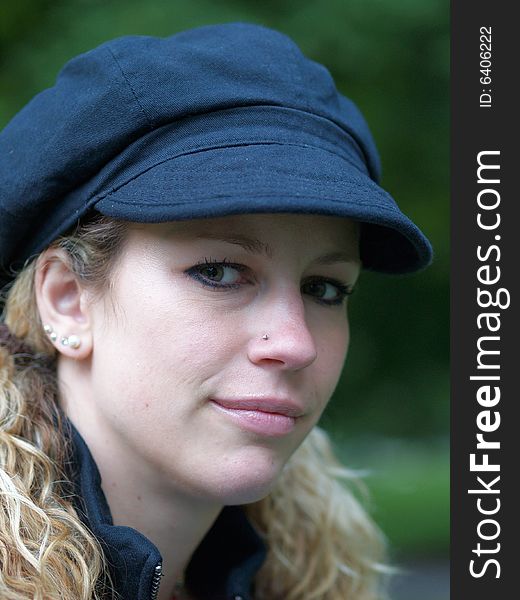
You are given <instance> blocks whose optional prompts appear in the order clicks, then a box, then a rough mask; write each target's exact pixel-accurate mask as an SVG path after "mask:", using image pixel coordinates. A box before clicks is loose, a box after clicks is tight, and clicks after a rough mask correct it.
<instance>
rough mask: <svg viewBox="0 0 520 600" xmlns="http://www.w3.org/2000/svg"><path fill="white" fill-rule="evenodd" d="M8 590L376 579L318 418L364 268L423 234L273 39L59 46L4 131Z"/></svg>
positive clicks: (361, 519)
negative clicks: (56, 70) (48, 70)
mask: <svg viewBox="0 0 520 600" xmlns="http://www.w3.org/2000/svg"><path fill="white" fill-rule="evenodd" d="M0 150H1V152H0V155H1V156H2V158H1V164H0V178H1V180H2V189H3V192H2V198H1V200H0V202H1V204H0V216H1V218H2V220H1V225H0V240H1V241H0V261H1V266H2V269H3V274H2V276H3V280H2V283H3V284H4V286H5V287H4V294H5V297H6V300H5V310H4V318H3V323H2V325H1V328H0V331H1V337H0V340H1V343H0V378H1V379H0V382H1V384H0V386H1V388H0V389H1V390H2V392H1V393H2V396H1V397H0V398H1V399H0V407H1V414H2V425H1V429H0V440H1V444H0V448H1V454H0V457H1V459H0V460H1V462H0V466H1V470H0V474H1V482H0V485H1V488H2V493H1V494H0V498H1V502H2V508H3V510H2V512H1V515H2V516H1V519H2V521H1V523H0V535H1V537H0V551H1V554H0V561H1V565H2V569H1V579H0V592H1V594H0V595H1V597H2V598H12V599H21V598H42V599H43V598H45V599H50V598H52V599H54V598H56V599H57V598H60V599H62V598H67V599H69V598H70V599H73V598H74V599H77V598H84V599H90V598H109V597H119V598H123V599H125V600H135V599H137V600H148V599H150V598H159V599H160V600H170V599H171V598H172V597H173V598H191V599H197V600H199V599H208V600H209V599H211V600H218V599H224V598H225V599H228V598H230V599H231V598H234V599H235V600H238V599H240V598H242V599H246V598H255V599H269V600H274V599H280V600H281V599H284V600H286V599H291V600H296V599H306V600H310V599H311V598H322V599H335V600H339V599H345V598H349V599H350V598H352V599H355V600H361V599H369V598H370V599H375V598H379V597H381V592H380V584H379V579H380V578H379V574H380V572H381V571H382V567H381V562H380V561H381V560H382V551H381V542H380V537H379V534H378V532H377V530H376V529H375V527H374V525H373V524H372V523H371V522H370V520H369V518H368V517H367V515H366V514H365V513H364V512H363V510H362V508H361V507H360V505H359V504H358V502H357V501H356V500H355V498H354V496H353V494H352V493H351V492H349V491H348V490H347V489H346V488H345V487H343V485H342V484H340V483H339V482H338V481H337V477H338V476H341V475H349V474H348V472H347V471H345V470H344V469H341V468H340V467H339V465H338V464H337V463H336V462H335V459H334V458H333V456H332V454H331V451H330V447H329V442H328V440H327V437H326V436H325V434H324V433H323V432H322V431H320V430H319V428H317V427H316V423H317V421H318V419H319V417H320V415H321V413H322V412H323V410H324V408H325V406H326V404H327V402H328V400H329V399H330V397H331V395H332V392H333V390H334V388H335V386H336V383H337V381H338V378H339V375H340V371H341V368H342V366H343V362H344V359H345V355H346V352H347V348H348V343H349V329H348V321H347V315H346V310H345V305H346V298H347V296H348V295H349V294H350V293H351V292H352V290H353V288H354V285H355V282H356V279H357V277H358V275H359V271H360V269H361V266H363V267H364V268H368V269H373V270H378V271H383V272H388V273H402V272H407V271H415V270H418V269H420V268H423V267H424V266H426V265H427V264H428V262H429V261H430V259H431V248H430V246H429V243H428V241H427V240H426V239H425V238H424V236H423V235H422V233H421V232H420V231H419V230H418V229H417V227H416V226H415V225H414V224H413V223H411V221H409V220H408V219H407V217H405V216H404V215H403V214H402V213H401V212H400V210H399V209H398V207H397V206H396V205H395V203H394V201H393V200H392V199H391V198H390V196H389V195H388V194H387V193H386V192H384V191H383V190H382V189H381V188H380V187H379V186H378V185H377V183H376V181H377V178H378V174H379V162H378V157H377V152H376V149H375V146H374V143H373V140H372V138H371V135H370V133H369V130H368V127H367V125H366V123H365V121H364V120H363V117H362V116H361V114H360V113H359V111H358V109H357V108H356V107H355V105H354V104H353V103H352V102H351V101H350V100H348V99H347V98H345V97H344V96H341V95H340V94H339V93H338V92H337V90H336V89H335V87H334V83H333V81H332V79H331V78H330V75H329V74H328V72H327V71H326V69H324V68H323V67H322V66H321V65H318V64H316V63H313V62H312V61H310V60H308V59H306V58H305V57H304V56H303V55H302V54H301V53H300V51H299V50H298V48H297V47H296V46H295V45H294V43H293V42H291V41H290V40H289V39H288V38H286V37H285V36H283V35H281V34H279V33H277V32H274V31H271V30H268V29H265V28H262V27H258V26H253V25H245V24H229V25H221V26H210V27H203V28H199V29H195V30H192V31H187V32H184V33H181V34H177V35H175V36H172V37H171V38H167V39H155V38H146V37H128V38H121V39H119V40H115V41H112V42H109V43H107V44H104V45H102V46H100V47H99V48H96V49H95V50H93V51H91V52H88V53H86V54H84V55H82V56H79V57H77V58H75V59H73V60H72V61H70V62H69V63H68V64H67V65H66V66H65V68H64V69H63V71H62V72H61V73H60V75H59V77H58V80H57V82H56V85H55V86H54V87H53V88H51V89H49V90H46V91H45V92H43V93H42V94H40V95H38V96H37V97H36V98H35V99H33V101H32V102H31V103H29V104H28V105H27V106H26V107H25V109H23V110H22V111H21V112H20V113H19V114H18V115H17V116H16V117H15V118H14V119H13V120H12V121H11V123H10V124H9V125H8V126H7V127H6V128H5V130H4V131H3V132H2V134H1V138H0Z"/></svg>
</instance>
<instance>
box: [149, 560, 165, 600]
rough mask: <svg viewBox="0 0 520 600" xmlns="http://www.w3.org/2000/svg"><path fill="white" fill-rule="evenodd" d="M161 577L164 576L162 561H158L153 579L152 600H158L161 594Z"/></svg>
mask: <svg viewBox="0 0 520 600" xmlns="http://www.w3.org/2000/svg"><path fill="white" fill-rule="evenodd" d="M161 577H162V563H158V565H157V566H156V567H155V573H154V575H153V579H152V595H151V596H150V600H157V597H158V596H159V587H160V585H161Z"/></svg>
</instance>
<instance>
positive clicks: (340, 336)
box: [317, 321, 350, 401]
mask: <svg viewBox="0 0 520 600" xmlns="http://www.w3.org/2000/svg"><path fill="white" fill-rule="evenodd" d="M349 341H350V331H349V326H348V322H346V321H345V322H343V323H340V324H337V325H336V326H335V327H330V328H326V329H325V328H324V329H322V330H321V335H320V342H319V345H318V363H319V364H318V365H317V371H318V377H319V380H320V385H321V386H322V388H323V389H324V390H325V391H324V395H325V396H326V398H327V401H328V399H329V398H330V396H332V393H333V391H334V389H335V388H336V385H337V383H338V380H339V377H340V375H341V371H342V370H343V366H344V364H345V358H346V355H347V350H348V346H349Z"/></svg>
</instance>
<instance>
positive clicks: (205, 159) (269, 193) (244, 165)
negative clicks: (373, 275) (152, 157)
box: [91, 143, 432, 273]
mask: <svg viewBox="0 0 520 600" xmlns="http://www.w3.org/2000/svg"><path fill="white" fill-rule="evenodd" d="M91 206H93V208H95V209H96V210H97V211H99V212H101V213H102V214H104V215H107V216H112V217H115V218H119V219H125V220H129V221H134V222H143V223H158V222H166V221H177V220H183V219H197V218H209V217H222V216H226V215H234V214H244V213H304V214H322V215H333V216H339V217H349V218H351V219H353V220H355V221H359V222H361V223H362V224H363V225H362V229H361V248H360V252H361V259H362V262H363V266H364V268H366V269H371V270H375V271H380V272H386V273H407V272H413V271H417V270H420V269H422V268H424V267H426V266H427V265H428V264H429V263H430V262H431V259H432V249H431V246H430V243H429V242H428V240H427V239H426V237H425V236H424V235H423V234H422V232H421V231H420V230H419V228H418V227H417V226H416V225H415V224H414V223H413V222H412V221H411V220H410V219H408V218H407V217H406V216H405V215H404V214H403V213H402V212H401V210H400V209H399V208H398V206H397V205H396V203H395V201H394V200H393V199H392V197H391V196H390V195H389V194H388V193H387V192H386V191H384V190H383V189H382V188H381V187H379V186H378V185H377V184H376V183H375V182H374V181H372V179H370V178H369V177H368V176H367V175H366V174H365V173H363V172H362V171H360V170H359V168H357V167H356V166H353V165H352V164H351V163H349V162H347V161H346V160H344V159H343V158H341V157H340V156H338V155H336V154H334V153H332V152H328V151H326V150H322V149H320V148H316V147H312V146H304V145H296V144H294V145H291V144H277V143H265V144H251V145H236V146H228V147H225V148H222V147H221V148H214V149H209V150H208V149H204V151H199V152H197V151H195V152H191V153H187V154H184V155H181V156H177V157H175V158H169V159H167V160H164V161H163V162H160V163H159V164H155V165H154V166H153V167H151V168H148V169H147V170H145V171H144V172H142V173H140V174H139V175H138V176H134V177H133V178H132V179H130V180H129V181H126V182H124V183H123V184H122V185H119V186H118V187H117V188H115V189H114V188H113V189H111V190H110V192H109V193H107V194H105V195H103V196H102V197H101V198H99V199H98V200H97V201H95V203H94V204H93V205H91Z"/></svg>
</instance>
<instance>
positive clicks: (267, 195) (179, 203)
mask: <svg viewBox="0 0 520 600" xmlns="http://www.w3.org/2000/svg"><path fill="white" fill-rule="evenodd" d="M360 187H362V186H360ZM115 191H117V190H115ZM115 191H113V192H110V193H108V194H106V195H105V196H102V197H101V198H98V199H96V200H95V201H94V203H93V204H97V202H101V200H105V199H106V198H108V197H109V196H111V195H112V194H113V193H115ZM240 196H241V197H243V198H282V197H286V195H285V194H279V193H265V194H240ZM291 197H294V198H295V199H297V198H316V197H317V194H294V196H291ZM228 198H229V196H224V195H220V194H217V195H212V196H198V195H197V197H196V198H194V199H190V200H180V201H178V200H177V199H176V200H175V206H182V205H189V204H197V203H198V202H200V201H201V200H219V199H222V200H224V199H228ZM320 200H325V201H327V202H333V203H334V204H341V205H345V204H349V205H352V206H373V207H377V208H380V209H382V210H383V211H386V212H389V213H393V214H399V210H396V209H394V208H390V207H388V206H385V205H384V204H379V203H378V202H363V203H358V202H354V201H352V200H338V199H335V198H328V197H327V198H324V197H323V196H320ZM112 202H114V204H124V205H128V206H131V205H133V206H139V204H136V203H135V202H130V201H125V200H112ZM171 205H172V204H171V202H157V203H155V204H153V206H154V207H161V206H171ZM147 206H150V205H147ZM280 212H283V211H280ZM287 212H291V211H287ZM367 222H368V221H367Z"/></svg>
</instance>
